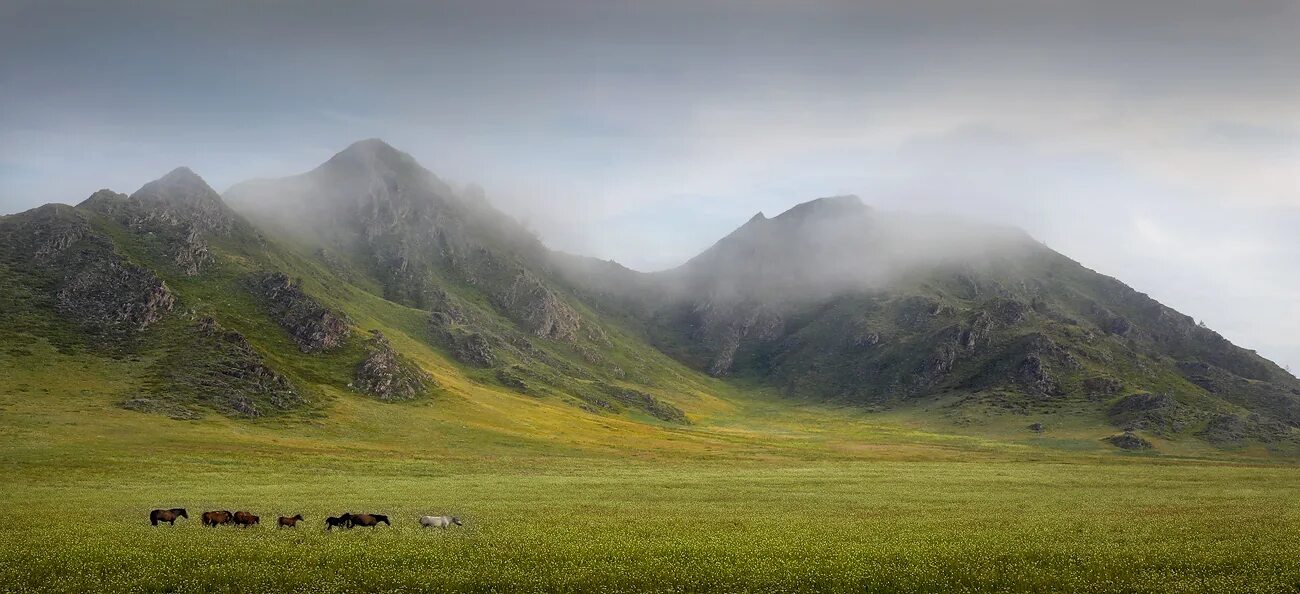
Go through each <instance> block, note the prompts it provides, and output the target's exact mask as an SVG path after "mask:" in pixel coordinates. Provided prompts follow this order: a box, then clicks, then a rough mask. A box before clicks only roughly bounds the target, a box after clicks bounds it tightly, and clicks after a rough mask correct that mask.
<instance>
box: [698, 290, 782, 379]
mask: <svg viewBox="0 0 1300 594" xmlns="http://www.w3.org/2000/svg"><path fill="white" fill-rule="evenodd" d="M686 316H687V319H688V320H690V321H688V322H687V323H688V324H689V325H691V326H694V328H695V330H694V332H693V333H692V334H693V339H694V340H696V341H698V342H700V343H701V344H702V345H703V347H704V349H705V350H706V351H707V356H708V366H707V370H708V372H709V375H712V376H714V377H721V376H725V375H729V374H730V373H731V370H732V367H734V365H735V361H736V355H737V353H739V351H740V350H741V348H742V347H743V346H744V345H745V344H746V343H749V342H753V343H762V342H765V341H770V340H775V339H776V338H778V337H779V336H780V335H781V332H782V330H783V327H784V318H783V317H782V316H781V315H780V314H779V313H777V312H775V311H771V310H769V309H766V308H764V307H761V306H759V305H757V304H752V303H729V302H725V301H706V302H703V303H700V304H697V305H695V306H694V307H692V308H691V309H690V310H689V312H688V313H687V314H686Z"/></svg>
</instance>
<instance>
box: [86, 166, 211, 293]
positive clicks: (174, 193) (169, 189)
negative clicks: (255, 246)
mask: <svg viewBox="0 0 1300 594" xmlns="http://www.w3.org/2000/svg"><path fill="white" fill-rule="evenodd" d="M78 208H81V209H85V210H87V211H91V212H96V213H99V214H101V215H104V216H106V217H109V218H111V219H113V220H115V221H117V222H118V223H120V224H122V225H123V226H125V227H126V228H127V229H130V230H131V231H133V232H135V233H136V234H138V235H140V236H142V237H143V238H144V239H145V241H146V242H147V243H149V244H151V245H154V246H155V247H156V248H157V249H159V250H160V251H161V252H162V253H163V255H164V257H166V258H168V259H169V260H170V261H171V263H172V264H173V265H174V266H176V268H177V269H179V270H180V271H181V272H182V273H183V274H185V275H186V276H197V275H198V274H200V273H201V272H202V271H203V270H204V269H205V268H206V267H207V266H208V265H209V264H210V263H211V262H212V260H213V256H212V250H211V248H210V247H209V246H208V243H207V241H206V240H205V239H204V235H207V234H211V235H217V236H228V235H230V234H231V233H232V231H233V230H234V228H235V226H236V218H235V215H234V213H233V212H231V210H230V209H229V208H227V207H226V205H225V203H224V202H222V200H221V197H220V196H219V195H218V194H217V193H216V191H214V190H213V189H212V188H211V187H209V186H208V184H207V182H204V181H203V179H202V178H200V177H199V176H198V175H195V173H194V172H193V171H190V170H189V169H187V168H184V167H181V168H178V169H176V170H174V171H172V172H171V173H168V174H167V175H165V176H163V177H162V178H159V179H157V180H155V181H152V182H149V183H147V184H145V185H144V186H143V187H141V188H140V189H139V190H137V191H136V192H135V193H134V194H132V195H130V196H126V195H125V194H118V193H116V192H112V191H110V190H100V191H98V192H95V193H94V194H92V195H91V196H90V198H88V199H86V200H85V201H84V202H82V203H81V204H80V205H78Z"/></svg>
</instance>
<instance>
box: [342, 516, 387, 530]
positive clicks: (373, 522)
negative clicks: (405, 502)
mask: <svg viewBox="0 0 1300 594" xmlns="http://www.w3.org/2000/svg"><path fill="white" fill-rule="evenodd" d="M380 522H383V523H384V524H387V525H389V526H392V524H390V523H389V522H388V516H385V515H380V514H352V517H351V519H350V520H349V523H350V524H351V525H352V526H369V527H371V528H374V527H376V526H378V525H379V523H380Z"/></svg>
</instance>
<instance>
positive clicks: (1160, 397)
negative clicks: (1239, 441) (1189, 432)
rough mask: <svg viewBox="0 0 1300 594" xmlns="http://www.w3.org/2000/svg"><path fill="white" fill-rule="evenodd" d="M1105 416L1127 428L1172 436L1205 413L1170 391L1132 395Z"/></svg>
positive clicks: (1114, 406)
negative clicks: (1174, 396) (1175, 396)
mask: <svg viewBox="0 0 1300 594" xmlns="http://www.w3.org/2000/svg"><path fill="white" fill-rule="evenodd" d="M1106 417H1107V418H1108V419H1110V422H1111V423H1112V424H1114V425H1115V426H1117V427H1120V428H1121V429H1124V430H1125V431H1132V430H1135V429H1142V430H1144V431H1149V432H1151V433H1155V434H1157V435H1169V434H1173V433H1178V432H1180V431H1182V430H1184V429H1187V428H1188V427H1190V426H1191V425H1193V424H1195V423H1196V422H1198V421H1199V420H1200V419H1201V418H1202V415H1201V414H1200V413H1199V411H1197V410H1196V409H1195V408H1192V407H1190V406H1186V405H1184V404H1182V403H1181V402H1179V401H1178V400H1176V399H1175V398H1173V397H1172V396H1169V395H1168V394H1131V395H1129V396H1125V397H1124V398H1122V399H1120V400H1119V402H1116V403H1115V404H1114V405H1112V406H1111V407H1110V409H1109V410H1107V411H1106Z"/></svg>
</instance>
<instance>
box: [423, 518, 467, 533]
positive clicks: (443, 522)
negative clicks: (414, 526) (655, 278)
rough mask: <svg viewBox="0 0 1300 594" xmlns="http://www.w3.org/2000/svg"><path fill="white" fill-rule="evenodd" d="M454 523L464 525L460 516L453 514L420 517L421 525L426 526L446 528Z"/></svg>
mask: <svg viewBox="0 0 1300 594" xmlns="http://www.w3.org/2000/svg"><path fill="white" fill-rule="evenodd" d="M452 524H455V525H457V526H464V524H461V523H460V518H457V517H453V516H424V517H421V518H420V525H421V526H423V527H425V528H442V529H443V530H446V529H447V527H448V526H451V525H452Z"/></svg>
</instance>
